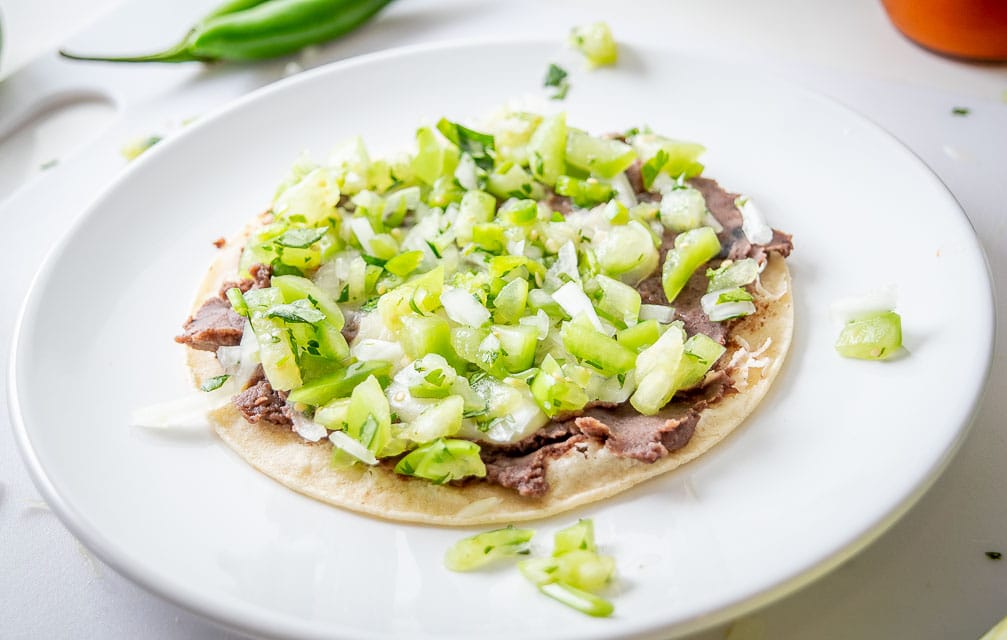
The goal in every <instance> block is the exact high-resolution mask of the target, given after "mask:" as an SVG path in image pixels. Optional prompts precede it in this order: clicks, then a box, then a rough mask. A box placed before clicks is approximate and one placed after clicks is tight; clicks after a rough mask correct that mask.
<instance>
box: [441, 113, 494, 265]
mask: <svg viewBox="0 0 1007 640" xmlns="http://www.w3.org/2000/svg"><path fill="white" fill-rule="evenodd" d="M437 130H438V131H440V132H441V133H442V134H444V137H445V138H447V139H448V140H450V141H451V142H453V143H455V145H456V146H457V147H458V148H459V149H460V150H461V151H463V152H464V153H467V154H469V155H470V156H472V160H473V161H475V163H476V166H477V167H479V168H480V169H483V170H484V171H489V170H491V169H492V168H493V163H494V160H493V155H492V154H491V153H490V152H491V151H493V149H494V140H493V136H491V135H490V134H488V133H481V132H479V131H475V130H473V129H469V128H468V127H466V126H463V125H460V124H458V123H456V122H451V121H450V120H448V119H447V118H441V120H440V122H438V123H437ZM458 186H459V187H461V185H458ZM438 257H440V256H438Z"/></svg>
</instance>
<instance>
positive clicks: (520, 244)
mask: <svg viewBox="0 0 1007 640" xmlns="http://www.w3.org/2000/svg"><path fill="white" fill-rule="evenodd" d="M524 244H525V242H524V240H508V241H507V253H509V254H510V255H512V256H523V255H524Z"/></svg>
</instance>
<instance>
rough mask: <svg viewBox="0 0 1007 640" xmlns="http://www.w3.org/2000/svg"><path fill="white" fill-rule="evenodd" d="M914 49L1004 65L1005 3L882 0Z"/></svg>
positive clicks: (1006, 36) (992, 0)
mask: <svg viewBox="0 0 1007 640" xmlns="http://www.w3.org/2000/svg"><path fill="white" fill-rule="evenodd" d="M882 4H883V5H884V6H885V10H886V11H887V12H888V17H889V18H891V21H892V23H893V24H894V25H895V26H896V27H897V28H898V29H899V31H901V32H902V33H904V34H905V35H906V37H908V38H909V39H910V40H912V41H913V42H915V43H916V44H918V45H921V46H923V47H926V48H927V49H930V50H932V51H935V52H937V53H941V54H944V55H949V56H954V57H958V58H968V59H970V60H987V61H1007V0H882Z"/></svg>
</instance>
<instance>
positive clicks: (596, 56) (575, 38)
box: [570, 22, 619, 67]
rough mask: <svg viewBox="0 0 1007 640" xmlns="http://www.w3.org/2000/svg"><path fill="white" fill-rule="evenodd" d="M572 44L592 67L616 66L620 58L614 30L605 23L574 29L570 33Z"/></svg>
mask: <svg viewBox="0 0 1007 640" xmlns="http://www.w3.org/2000/svg"><path fill="white" fill-rule="evenodd" d="M570 44H571V45H573V47H574V48H575V49H577V50H578V51H580V52H581V53H583V54H584V57H585V58H587V61H588V62H589V63H590V64H591V66H592V67H598V66H603V65H609V64H615V62H616V60H618V58H619V49H618V47H616V44H615V38H613V37H612V30H611V29H610V28H609V26H608V25H607V24H606V23H604V22H595V23H594V24H590V25H587V26H586V27H574V29H573V30H572V31H571V32H570Z"/></svg>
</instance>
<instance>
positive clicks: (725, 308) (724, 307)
mask: <svg viewBox="0 0 1007 640" xmlns="http://www.w3.org/2000/svg"><path fill="white" fill-rule="evenodd" d="M753 313H755V305H754V304H753V303H751V302H749V301H747V300H742V301H739V302H725V303H723V304H718V305H717V306H715V307H714V308H713V309H712V310H711V311H710V313H709V314H707V315H709V316H710V320H713V321H714V322H722V321H724V320H730V319H731V318H740V317H741V316H750V315H752V314H753Z"/></svg>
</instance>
